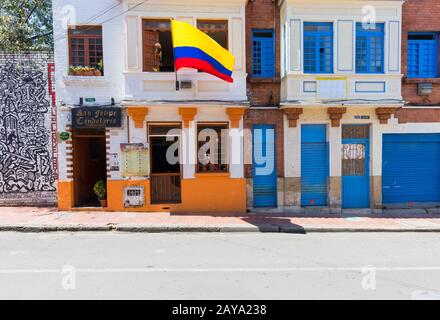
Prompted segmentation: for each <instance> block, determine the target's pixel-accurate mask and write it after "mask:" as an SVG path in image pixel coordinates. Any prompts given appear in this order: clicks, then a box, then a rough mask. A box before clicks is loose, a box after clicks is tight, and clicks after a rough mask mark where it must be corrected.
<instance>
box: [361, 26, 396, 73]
mask: <svg viewBox="0 0 440 320" xmlns="http://www.w3.org/2000/svg"><path fill="white" fill-rule="evenodd" d="M361 25H362V22H357V23H356V26H355V28H356V50H355V65H356V74H384V73H385V49H386V48H385V23H376V25H379V26H381V27H382V31H362V29H361V31H359V30H358V29H359V28H358V27H359V26H361ZM360 37H365V38H366V39H367V41H366V53H365V55H366V58H365V60H366V61H367V66H366V68H367V70H366V71H359V70H358V66H357V62H358V60H357V59H358V52H357V50H358V47H357V39H358V38H360ZM373 37H375V38H377V37H382V57H381V60H382V61H381V62H382V70H381V71H380V72H377V71H370V68H372V65H371V64H370V62H371V52H370V39H371V38H373ZM388 38H389V37H388ZM375 62H376V60H375Z"/></svg>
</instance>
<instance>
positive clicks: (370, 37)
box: [356, 23, 385, 73]
mask: <svg viewBox="0 0 440 320" xmlns="http://www.w3.org/2000/svg"><path fill="white" fill-rule="evenodd" d="M368 26H369V25H367V27H368ZM384 30H385V25H384V24H383V23H376V24H375V25H374V29H368V28H364V24H363V23H357V24H356V72H357V73H384V51H385V50H384V43H385V40H384V39H385V35H384Z"/></svg>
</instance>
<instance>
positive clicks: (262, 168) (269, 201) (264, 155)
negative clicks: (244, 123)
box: [252, 125, 277, 207]
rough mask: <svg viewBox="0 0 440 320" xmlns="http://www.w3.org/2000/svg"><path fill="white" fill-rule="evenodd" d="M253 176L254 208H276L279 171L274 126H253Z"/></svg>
mask: <svg viewBox="0 0 440 320" xmlns="http://www.w3.org/2000/svg"><path fill="white" fill-rule="evenodd" d="M252 175H253V191H254V207H276V206H277V170H276V155H275V126H274V125H254V126H253V129H252Z"/></svg>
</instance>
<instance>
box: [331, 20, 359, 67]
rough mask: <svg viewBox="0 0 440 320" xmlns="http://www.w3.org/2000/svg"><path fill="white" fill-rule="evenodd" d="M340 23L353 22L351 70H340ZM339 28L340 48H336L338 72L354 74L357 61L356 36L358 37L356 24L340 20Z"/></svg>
mask: <svg viewBox="0 0 440 320" xmlns="http://www.w3.org/2000/svg"><path fill="white" fill-rule="evenodd" d="M339 22H351V27H352V32H351V45H352V51H351V69H340V68H339V39H340V37H339ZM337 26H338V46H337V48H336V54H337V64H338V67H337V70H338V71H339V72H353V71H354V64H355V61H356V44H355V42H354V41H355V36H356V24H355V21H354V20H338V22H337Z"/></svg>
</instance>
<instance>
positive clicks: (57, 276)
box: [0, 232, 440, 299]
mask: <svg viewBox="0 0 440 320" xmlns="http://www.w3.org/2000/svg"><path fill="white" fill-rule="evenodd" d="M439 252H440V235H439V234H438V233H316V234H308V235H297V234H260V233H233V234H231V233H224V234H221V233H180V234H169V233H168V234H167V233H162V234H140V233H127V234H126V233H116V232H115V233H112V232H107V233H93V232H88V233H38V234H33V233H12V232H3V233H0V298H7V299H9V298H19V299H22V298H42V299H47V298H55V299H59V298H67V299H78V298H92V299H93V298H96V299H106V298H110V299H114V298H118V299H119V298H122V299H128V298H133V299H142V298H147V299H284V298H285V299H298V298H306V299H314V298H323V299H332V298H336V299H340V298H342V299H347V298H355V299H382V298H398V299H411V298H416V299H418V298H421V297H423V298H430V299H434V298H437V299H440V255H439V254H438V253H439ZM373 267H374V268H373ZM374 288H375V289H374Z"/></svg>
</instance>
